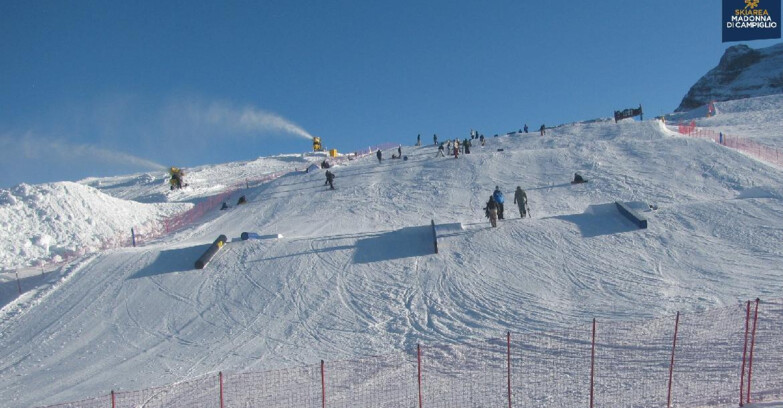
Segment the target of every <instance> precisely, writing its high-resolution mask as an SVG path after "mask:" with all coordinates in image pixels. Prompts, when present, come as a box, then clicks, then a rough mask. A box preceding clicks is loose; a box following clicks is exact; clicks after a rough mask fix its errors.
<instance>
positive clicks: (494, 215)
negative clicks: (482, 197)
mask: <svg viewBox="0 0 783 408" xmlns="http://www.w3.org/2000/svg"><path fill="white" fill-rule="evenodd" d="M484 211H485V214H486V216H487V218H489V223H490V225H492V227H493V228H494V227H497V226H498V203H497V202H496V201H495V197H493V196H489V201H487V206H486V207H484Z"/></svg>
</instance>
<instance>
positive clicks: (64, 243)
mask: <svg viewBox="0 0 783 408" xmlns="http://www.w3.org/2000/svg"><path fill="white" fill-rule="evenodd" d="M190 206H191V204H142V203H138V202H134V201H127V200H122V199H118V198H114V197H111V196H109V195H106V194H104V193H102V192H100V191H99V190H97V189H95V188H92V187H89V186H85V185H82V184H78V183H72V182H58V183H49V184H40V185H28V184H20V185H18V186H16V187H13V188H11V189H9V190H5V189H0V235H1V237H0V268H4V269H10V268H15V267H21V266H32V265H34V264H40V263H43V262H48V261H54V262H57V261H60V260H62V259H64V258H67V257H69V256H72V255H77V254H84V253H89V252H93V251H96V250H98V249H101V248H105V247H107V246H112V245H111V244H112V243H116V242H118V240H120V239H122V238H120V237H124V238H127V239H129V238H130V230H131V228H136V232H139V233H144V231H139V229H146V230H147V231H149V230H150V229H152V228H155V227H156V226H157V225H158V221H159V220H161V219H163V218H165V217H168V216H171V215H173V214H175V213H177V212H180V211H184V210H186V209H187V208H189V207H190Z"/></svg>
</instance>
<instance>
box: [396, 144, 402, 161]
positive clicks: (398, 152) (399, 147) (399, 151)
mask: <svg viewBox="0 0 783 408" xmlns="http://www.w3.org/2000/svg"><path fill="white" fill-rule="evenodd" d="M397 158H399V159H401V158H402V145H399V146H397Z"/></svg>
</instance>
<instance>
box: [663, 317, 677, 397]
mask: <svg viewBox="0 0 783 408" xmlns="http://www.w3.org/2000/svg"><path fill="white" fill-rule="evenodd" d="M679 328H680V312H679V311H678V312H677V318H676V319H675V320H674V340H672V358H671V361H669V395H668V397H666V408H671V406H672V374H673V373H674V350H675V349H676V348H677V331H678V329H679Z"/></svg>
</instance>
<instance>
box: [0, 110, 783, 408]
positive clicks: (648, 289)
mask: <svg viewBox="0 0 783 408" xmlns="http://www.w3.org/2000/svg"><path fill="white" fill-rule="evenodd" d="M762 116H763V115H762V114H759V116H758V117H756V118H755V119H754V120H757V121H759V122H761V121H764V120H766V121H769V122H774V120H770V118H763V117H762ZM766 131H769V129H767V130H766ZM403 153H404V154H405V155H406V156H408V160H405V161H403V160H384V161H383V162H382V163H378V162H377V160H376V159H375V158H374V157H367V158H363V159H359V160H356V161H353V162H350V163H347V164H346V165H342V166H338V167H336V168H335V169H333V170H332V171H333V172H334V173H335V174H336V175H337V178H336V180H335V184H336V190H334V191H332V190H328V189H327V188H326V187H324V176H323V174H322V173H321V172H320V171H319V172H314V173H299V174H291V175H288V176H283V177H281V178H279V179H276V180H274V181H272V182H269V183H264V184H260V185H257V186H251V188H250V189H248V190H246V191H244V194H245V195H246V197H247V198H248V201H249V202H248V204H246V205H242V206H234V207H232V208H231V209H229V210H227V211H222V212H220V211H215V213H214V214H211V215H210V216H209V217H207V218H206V219H205V220H204V222H203V223H199V224H198V225H194V226H193V227H192V228H189V229H186V230H183V231H180V232H178V233H177V234H174V235H172V236H169V237H166V238H165V239H162V240H160V241H157V242H154V243H152V244H150V245H148V246H144V247H137V248H122V249H113V250H109V251H105V252H101V253H100V254H98V255H95V256H92V257H88V258H83V259H80V260H79V261H78V262H74V263H69V264H67V265H66V266H63V267H62V268H61V269H59V270H58V271H57V272H56V273H54V274H52V275H51V277H50V278H46V279H42V280H41V282H40V285H39V286H37V287H34V288H30V289H28V290H27V292H26V293H25V294H24V295H22V296H20V297H18V298H16V297H15V295H14V297H11V294H10V291H4V292H0V293H3V296H4V299H2V300H3V302H2V304H3V305H5V306H4V308H3V309H2V313H0V333H2V334H1V335H0V384H1V385H2V386H0V398H2V400H3V401H9V403H10V404H11V405H13V406H29V405H43V404H50V403H56V402H62V401H69V400H79V399H82V398H85V397H88V396H93V395H99V394H105V393H107V392H108V390H112V389H113V390H129V389H140V388H146V387H151V386H157V385H162V384H166V383H170V382H174V381H179V380H183V379H186V378H191V377H194V376H198V375H201V374H204V373H211V372H216V371H218V370H234V371H241V370H263V369H272V368H280V367H289V366H291V365H295V364H313V363H315V362H317V361H319V360H320V359H324V358H326V359H330V360H334V359H341V358H350V357H357V356H363V355H374V354H383V353H388V352H394V351H399V350H403V349H406V350H407V349H409V348H410V347H411V346H413V345H415V344H416V343H419V342H424V343H430V344H432V343H435V344H442V343H462V342H466V341H472V340H483V339H486V338H489V337H497V336H498V334H499V333H505V332H506V330H511V331H512V332H521V333H530V332H537V331H541V330H558V329H567V328H570V327H573V325H575V324H583V323H585V322H588V321H590V319H592V318H594V317H597V318H598V319H603V320H616V319H644V318H651V317H660V316H663V315H671V314H673V313H674V312H675V311H682V312H686V313H687V312H692V311H701V310H705V309H710V308H714V307H719V306H725V305H734V304H736V302H737V301H738V300H742V299H749V298H755V297H756V296H761V297H762V298H764V297H774V298H778V297H780V293H783V272H781V265H782V264H783V250H781V248H780V242H781V240H783V219H781V217H780V213H781V211H783V200H782V199H783V185H781V180H783V178H782V177H781V176H783V174H782V172H781V170H780V169H776V168H773V167H770V166H768V165H765V164H763V163H760V162H758V161H756V160H753V159H752V158H750V157H748V156H746V155H744V154H740V153H737V152H734V151H732V150H729V149H727V148H725V147H722V146H720V145H717V144H715V143H711V142H707V141H704V140H694V139H686V138H680V137H672V136H669V134H668V133H667V132H664V131H662V128H661V127H660V126H659V124H658V123H657V122H654V121H648V122H633V121H623V122H621V123H619V124H614V123H590V124H573V125H567V126H562V127H560V128H558V129H556V130H553V131H550V133H548V134H547V135H546V136H543V137H542V136H538V135H533V134H530V135H524V136H507V137H498V138H490V139H488V142H487V146H485V147H484V148H480V147H474V148H473V149H472V154H470V155H461V156H460V157H459V158H458V159H454V158H453V157H446V158H441V157H436V153H437V150H436V149H435V148H434V147H432V146H424V147H405V146H404V147H403ZM216 167H217V166H216ZM576 171H578V172H580V173H581V174H582V175H584V176H585V177H586V178H588V179H589V180H590V182H589V183H587V184H581V185H571V184H570V183H569V181H570V180H571V179H572V177H573V173H574V172H576ZM228 173H230V172H218V171H215V173H213V174H224V175H225V174H228ZM241 181H242V180H241V179H235V180H233V182H241ZM231 182H232V180H226V181H224V182H221V183H223V184H229V183H231ZM91 183H95V181H92V182H91ZM101 184H102V185H103V186H108V185H110V184H111V185H112V186H113V187H111V188H112V189H114V192H113V195H117V196H124V197H128V198H130V197H139V196H141V195H144V194H146V193H143V194H138V193H134V192H133V191H134V189H136V188H137V187H136V186H135V184H133V183H128V184H126V185H124V186H121V185H120V184H121V183H109V182H106V183H103V182H102V183H101ZM496 185H497V186H500V187H501V188H502V190H503V191H504V192H505V193H506V197H507V201H506V214H507V217H506V218H507V219H506V220H503V221H501V222H500V226H499V227H498V228H494V229H493V228H490V227H489V223H488V222H487V220H486V219H485V218H484V216H483V211H482V210H481V208H482V207H483V206H484V203H485V202H486V200H487V198H488V196H489V195H490V194H491V192H492V190H493V188H494V187H495V186H496ZM516 186H522V187H523V188H525V190H526V191H527V194H528V197H529V201H530V209H531V212H532V218H531V219H520V218H519V215H518V213H517V210H516V208H515V205H514V204H513V203H512V201H513V190H514V189H515V188H516ZM107 188H108V187H107ZM615 200H621V201H625V202H629V203H631V204H632V205H634V206H635V207H636V208H638V209H640V211H643V213H644V215H645V216H647V217H648V219H649V222H650V224H649V228H648V229H646V230H639V229H637V228H636V227H635V226H634V225H633V224H632V223H630V222H629V221H628V220H626V219H625V218H623V217H622V216H620V215H619V213H618V212H617V211H616V210H615V209H614V207H613V204H611V203H613V202H614V201H615ZM650 204H652V205H654V206H655V207H656V208H657V210H655V211H653V210H650V207H649V205H650ZM432 219H434V220H435V221H436V222H437V223H456V222H459V223H462V225H463V226H464V230H462V231H459V232H456V233H453V234H449V235H448V236H445V237H443V238H442V239H441V240H439V249H440V251H439V254H437V255H436V254H434V253H433V252H432V247H431V245H432V236H431V232H430V221H431V220H432ZM244 231H251V232H257V233H259V234H261V235H262V236H266V238H265V239H260V240H249V241H240V240H239V239H238V237H239V236H240V234H241V232H244ZM219 234H225V235H227V236H228V237H229V238H230V239H232V242H230V243H228V244H227V245H226V246H225V247H224V248H223V249H222V250H221V252H220V253H219V254H218V255H217V256H216V258H215V259H214V260H213V261H212V262H211V263H210V264H209V265H208V267H207V268H206V269H203V270H196V269H193V262H194V261H195V259H196V258H198V256H199V255H200V254H201V253H202V252H203V251H204V250H205V248H206V247H207V245H208V244H209V243H211V242H212V241H213V240H214V239H215V237H217V235H219ZM276 234H282V237H283V238H280V239H273V238H271V237H272V236H277V235H276Z"/></svg>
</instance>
